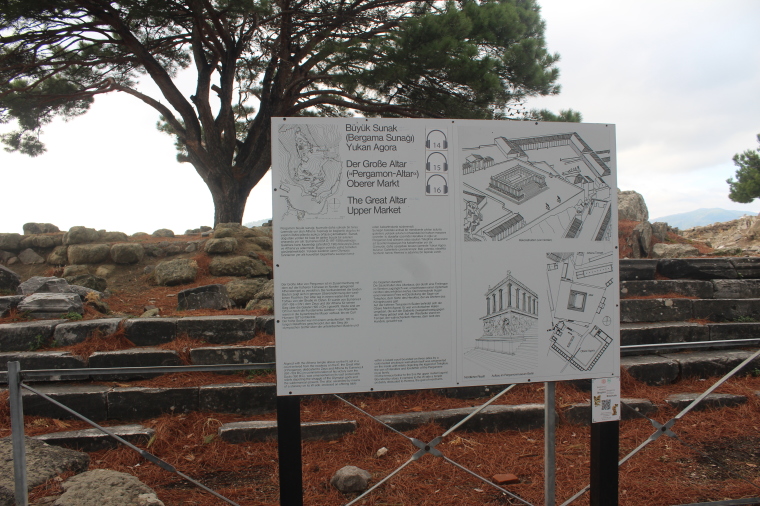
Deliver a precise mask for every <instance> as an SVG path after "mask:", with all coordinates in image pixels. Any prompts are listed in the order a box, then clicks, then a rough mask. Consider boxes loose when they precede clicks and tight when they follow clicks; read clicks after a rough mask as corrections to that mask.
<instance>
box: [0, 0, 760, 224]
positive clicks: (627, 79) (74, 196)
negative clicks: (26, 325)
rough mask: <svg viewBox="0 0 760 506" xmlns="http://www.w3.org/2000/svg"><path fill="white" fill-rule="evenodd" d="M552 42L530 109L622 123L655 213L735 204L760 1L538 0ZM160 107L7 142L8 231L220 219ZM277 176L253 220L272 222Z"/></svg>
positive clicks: (624, 149)
mask: <svg viewBox="0 0 760 506" xmlns="http://www.w3.org/2000/svg"><path fill="white" fill-rule="evenodd" d="M539 3H540V5H541V6H542V14H543V17H544V19H545V20H546V25H547V31H546V37H547V45H548V47H549V49H550V51H552V52H558V53H560V55H561V61H560V63H559V68H560V72H561V76H560V83H561V85H562V93H561V94H560V95H559V96H556V97H549V98H541V99H535V100H532V101H530V102H529V103H528V107H530V108H533V107H535V108H548V109H551V110H554V111H558V110H560V109H567V108H572V109H575V110H578V111H580V112H581V113H582V114H583V120H584V122H589V123H614V124H616V125H617V160H618V186H619V187H620V189H622V190H636V191H638V192H639V193H641V194H642V195H644V198H645V199H646V202H647V205H648V206H649V213H650V217H651V218H657V217H660V216H664V215H668V214H674V213H679V212H686V211H692V210H694V209H698V208H701V207H721V208H724V209H738V210H745V211H747V212H753V213H757V212H758V211H760V203H757V202H753V203H751V204H746V205H742V204H737V203H734V202H731V201H730V200H729V199H728V197H727V194H728V185H727V184H726V182H725V180H726V179H727V178H728V177H731V176H733V175H734V173H735V170H736V167H735V166H734V165H733V162H732V161H731V158H732V157H733V155H734V154H736V153H739V152H742V151H744V150H747V149H755V148H757V147H758V144H757V141H756V135H757V134H758V133H760V91H759V90H760V30H758V28H757V27H758V23H759V22H760V2H758V1H755V0H746V1H740V0H722V1H717V0H716V1H699V0H690V1H687V0H668V1H663V0H637V1H635V2H631V1H609V0H599V1H591V0H574V1H568V0H539ZM156 120H157V114H156V113H155V112H154V111H153V109H150V108H148V107H145V106H143V105H142V104H141V103H138V102H137V101H136V100H135V99H133V98H131V97H125V96H118V95H113V96H103V97H98V98H97V99H96V101H95V104H94V105H93V107H92V108H91V111H90V112H89V113H87V114H86V115H85V116H82V117H80V118H77V119H75V120H73V121H71V122H69V123H64V122H62V121H57V122H55V123H54V124H52V125H50V126H49V127H47V128H46V129H45V133H44V141H45V142H46V144H47V148H48V151H47V153H45V154H44V155H42V156H39V157H37V158H34V159H30V158H28V157H25V156H22V155H18V154H8V153H3V152H0V181H1V182H2V185H0V186H1V188H0V232H18V233H21V232H22V225H23V224H24V223H26V222H30V221H36V222H50V223H54V224H55V225H57V226H58V227H60V228H61V230H67V229H69V228H70V227H72V226H75V225H85V226H88V227H94V228H97V229H107V230H114V231H116V230H117V231H122V232H127V233H134V232H137V231H144V232H153V231H154V230H156V229H158V228H171V229H173V230H174V231H175V232H177V233H181V232H184V230H185V229H188V228H196V227H199V226H200V225H212V224H213V205H212V202H211V196H210V194H209V192H208V190H207V189H206V186H205V185H204V183H203V182H202V181H201V179H200V177H199V176H198V175H197V174H196V173H195V171H194V169H193V168H192V166H190V165H189V164H179V163H177V162H176V159H175V151H174V147H173V142H172V139H171V138H170V137H168V136H166V135H163V134H160V133H158V132H157V131H156V129H155V128H154V125H155V123H156ZM270 185H271V183H270V180H269V178H268V177H267V178H266V179H265V180H264V181H262V183H260V184H259V186H257V187H256V188H255V189H254V190H253V192H252V194H251V197H250V198H249V201H248V206H247V208H246V213H245V216H244V222H249V221H254V220H259V219H264V218H271V216H272V211H271V197H270V194H271V189H270Z"/></svg>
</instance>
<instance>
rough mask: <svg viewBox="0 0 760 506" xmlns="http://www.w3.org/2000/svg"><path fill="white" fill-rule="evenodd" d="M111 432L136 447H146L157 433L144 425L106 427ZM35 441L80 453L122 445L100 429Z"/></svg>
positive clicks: (53, 435)
mask: <svg viewBox="0 0 760 506" xmlns="http://www.w3.org/2000/svg"><path fill="white" fill-rule="evenodd" d="M106 428H107V429H108V430H109V431H110V432H112V433H114V434H116V435H117V436H119V437H120V438H122V439H124V440H125V441H128V442H130V443H132V444H134V445H145V444H147V443H148V441H150V438H152V437H153V435H154V434H155V433H156V431H155V430H153V429H150V428H148V427H143V426H142V425H138V424H134V425H113V426H110V427H106ZM34 439H36V440H38V441H43V442H45V443H47V444H49V445H53V446H62V447H64V448H71V449H72V450H78V451H80V452H96V451H99V450H104V449H106V448H116V447H117V446H119V445H120V444H121V443H120V442H119V441H118V440H116V439H114V438H112V437H111V436H109V435H108V434H106V433H105V432H103V431H101V430H99V429H83V430H72V431H66V432H52V433H50V434H45V435H42V436H35V437H34Z"/></svg>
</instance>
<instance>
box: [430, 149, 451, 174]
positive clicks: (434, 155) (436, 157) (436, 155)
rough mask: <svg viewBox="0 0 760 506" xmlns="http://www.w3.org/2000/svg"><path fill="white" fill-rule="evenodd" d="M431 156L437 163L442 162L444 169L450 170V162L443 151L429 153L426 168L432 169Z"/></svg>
mask: <svg viewBox="0 0 760 506" xmlns="http://www.w3.org/2000/svg"><path fill="white" fill-rule="evenodd" d="M444 142H446V141H444ZM431 158H432V159H433V162H437V163H439V164H441V165H442V166H443V170H444V171H447V170H449V164H448V162H447V160H446V156H445V155H444V154H443V153H439V152H433V153H430V154H429V155H428V157H427V163H426V164H425V168H426V170H427V171H428V172H430V171H431V169H430V159H431ZM439 159H440V160H443V162H441V161H440V160H439Z"/></svg>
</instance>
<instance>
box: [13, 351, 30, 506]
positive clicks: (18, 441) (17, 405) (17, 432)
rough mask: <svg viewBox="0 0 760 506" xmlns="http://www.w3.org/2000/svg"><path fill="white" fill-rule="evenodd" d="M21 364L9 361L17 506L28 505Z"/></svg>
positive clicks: (14, 480)
mask: <svg viewBox="0 0 760 506" xmlns="http://www.w3.org/2000/svg"><path fill="white" fill-rule="evenodd" d="M20 371H21V364H20V363H19V362H8V393H9V394H10V399H9V400H10V408H11V443H12V444H13V482H14V485H15V496H16V505H17V506H28V504H29V497H28V496H27V479H26V447H25V446H24V406H23V403H22V400H21V375H20V374H19V373H20Z"/></svg>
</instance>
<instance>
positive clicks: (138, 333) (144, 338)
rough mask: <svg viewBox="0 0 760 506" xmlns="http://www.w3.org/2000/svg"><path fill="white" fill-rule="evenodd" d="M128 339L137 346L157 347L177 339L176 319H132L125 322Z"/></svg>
mask: <svg viewBox="0 0 760 506" xmlns="http://www.w3.org/2000/svg"><path fill="white" fill-rule="evenodd" d="M123 327H124V331H125V336H126V338H127V339H129V340H130V341H132V342H133V343H134V344H135V346H156V345H158V344H164V343H168V342H170V341H173V340H174V339H176V337H177V319H176V318H130V319H129V320H124V324H123Z"/></svg>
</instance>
